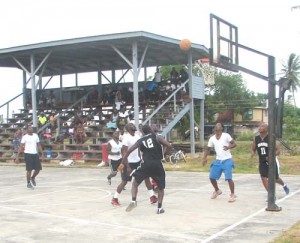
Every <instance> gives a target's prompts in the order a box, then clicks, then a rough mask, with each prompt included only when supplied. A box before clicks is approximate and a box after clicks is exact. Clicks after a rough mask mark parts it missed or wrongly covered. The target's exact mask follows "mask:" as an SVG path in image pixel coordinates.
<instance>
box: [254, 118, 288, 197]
mask: <svg viewBox="0 0 300 243" xmlns="http://www.w3.org/2000/svg"><path fill="white" fill-rule="evenodd" d="M258 131H259V135H257V136H255V138H254V140H253V143H252V153H251V158H253V156H254V155H255V152H256V151H257V154H258V159H259V173H260V177H261V181H262V183H263V185H264V187H265V189H266V190H267V191H268V188H269V183H268V172H269V161H268V147H269V135H268V125H267V124H265V123H262V124H260V126H259V128H258ZM275 149H276V163H275V165H276V166H275V169H276V182H277V183H278V184H280V185H282V186H283V189H284V191H285V193H286V194H289V192H290V189H289V188H288V186H287V184H285V183H284V182H283V180H282V179H281V178H280V177H279V161H278V159H277V155H279V153H280V151H279V146H278V145H277V144H276V148H275Z"/></svg>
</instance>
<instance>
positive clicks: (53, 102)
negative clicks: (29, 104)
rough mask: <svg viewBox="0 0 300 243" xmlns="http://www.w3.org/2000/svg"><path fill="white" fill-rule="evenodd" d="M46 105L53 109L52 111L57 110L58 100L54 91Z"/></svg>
mask: <svg viewBox="0 0 300 243" xmlns="http://www.w3.org/2000/svg"><path fill="white" fill-rule="evenodd" d="M46 105H47V107H48V108H51V109H53V108H55V106H56V98H55V95H54V93H53V90H51V91H50V93H49V95H48V96H47V100H46Z"/></svg>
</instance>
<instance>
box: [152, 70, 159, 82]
mask: <svg viewBox="0 0 300 243" xmlns="http://www.w3.org/2000/svg"><path fill="white" fill-rule="evenodd" d="M153 81H155V82H156V83H160V82H161V73H160V70H159V67H157V68H156V72H155V73H154V79H153Z"/></svg>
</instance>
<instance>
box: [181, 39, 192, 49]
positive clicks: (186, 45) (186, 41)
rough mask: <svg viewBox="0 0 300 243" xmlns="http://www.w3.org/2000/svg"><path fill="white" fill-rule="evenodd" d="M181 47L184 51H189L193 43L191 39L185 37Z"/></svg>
mask: <svg viewBox="0 0 300 243" xmlns="http://www.w3.org/2000/svg"><path fill="white" fill-rule="evenodd" d="M179 46H180V49H181V50H183V51H188V50H189V49H191V47H192V43H191V41H190V40H189V39H183V40H181V41H180V44H179Z"/></svg>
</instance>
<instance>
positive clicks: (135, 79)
mask: <svg viewBox="0 0 300 243" xmlns="http://www.w3.org/2000/svg"><path fill="white" fill-rule="evenodd" d="M132 64H133V67H132V71H133V90H134V93H133V106H134V120H135V126H136V129H138V128H139V92H138V90H139V84H138V52H137V42H134V43H133V44H132Z"/></svg>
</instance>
